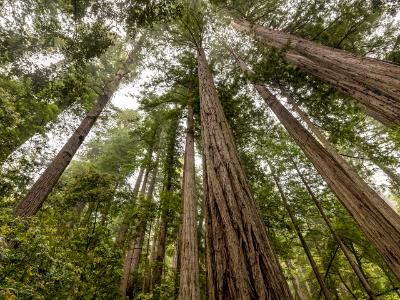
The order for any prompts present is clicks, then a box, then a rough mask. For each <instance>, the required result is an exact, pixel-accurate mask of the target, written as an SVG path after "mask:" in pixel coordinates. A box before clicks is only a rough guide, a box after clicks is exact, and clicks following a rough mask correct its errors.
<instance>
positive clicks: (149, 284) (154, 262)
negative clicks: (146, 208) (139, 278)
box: [143, 215, 168, 293]
mask: <svg viewBox="0 0 400 300" xmlns="http://www.w3.org/2000/svg"><path fill="white" fill-rule="evenodd" d="M167 229H168V223H167V220H166V217H165V216H164V215H161V217H160V220H159V224H158V234H157V236H155V237H154V244H153V247H152V251H151V255H150V261H149V265H150V268H149V271H148V272H147V274H146V276H145V279H144V282H143V292H144V293H149V292H151V291H152V290H153V288H154V287H155V286H157V285H158V284H160V282H161V276H162V271H163V263H164V258H165V246H166V238H167Z"/></svg>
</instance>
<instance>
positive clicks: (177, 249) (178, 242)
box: [173, 226, 182, 299]
mask: <svg viewBox="0 0 400 300" xmlns="http://www.w3.org/2000/svg"><path fill="white" fill-rule="evenodd" d="M181 236H182V226H179V229H178V235H177V237H176V242H175V253H174V261H173V268H174V270H175V276H174V277H175V278H174V279H175V288H174V299H178V297H179V281H180V275H179V274H180V272H181V248H182V247H181Z"/></svg>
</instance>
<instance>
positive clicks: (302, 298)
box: [285, 260, 310, 300]
mask: <svg viewBox="0 0 400 300" xmlns="http://www.w3.org/2000/svg"><path fill="white" fill-rule="evenodd" d="M285 264H286V267H287V268H288V272H289V277H290V280H291V281H292V285H293V289H294V291H295V294H296V299H298V300H307V299H309V298H310V295H306V294H305V293H304V292H305V291H304V289H303V287H302V285H301V283H300V280H299V278H298V277H297V276H296V275H295V274H293V272H292V271H291V269H292V268H293V267H292V264H291V262H290V261H289V260H285Z"/></svg>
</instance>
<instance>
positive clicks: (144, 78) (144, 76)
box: [111, 68, 156, 109]
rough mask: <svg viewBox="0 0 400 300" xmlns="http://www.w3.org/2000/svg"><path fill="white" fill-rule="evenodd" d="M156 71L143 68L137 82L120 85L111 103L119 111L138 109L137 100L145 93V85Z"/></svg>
mask: <svg viewBox="0 0 400 300" xmlns="http://www.w3.org/2000/svg"><path fill="white" fill-rule="evenodd" d="M155 73H156V71H155V70H151V69H149V68H145V69H144V70H143V71H142V72H141V73H140V74H139V76H138V78H137V80H134V81H132V82H131V83H128V84H125V85H121V86H120V88H119V89H118V91H116V92H115V94H114V97H113V98H112V100H111V103H112V104H113V105H115V106H116V107H119V108H121V109H138V108H139V103H138V100H139V99H140V98H141V95H142V93H143V92H144V91H145V85H146V84H148V83H150V82H151V80H152V78H153V77H154V75H155Z"/></svg>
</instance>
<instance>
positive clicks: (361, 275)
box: [293, 161, 377, 299]
mask: <svg viewBox="0 0 400 300" xmlns="http://www.w3.org/2000/svg"><path fill="white" fill-rule="evenodd" d="M293 164H294V167H295V169H296V171H297V174H298V175H299V177H300V179H301V181H302V183H303V185H304V186H305V187H306V190H307V192H308V194H309V195H310V198H311V199H312V200H313V202H314V204H315V205H316V206H317V208H318V211H319V213H320V214H321V216H322V218H323V219H324V221H325V224H326V225H327V226H328V228H329V231H330V232H331V234H332V236H333V238H334V239H335V241H336V242H337V243H338V245H339V247H340V249H341V250H342V252H343V254H344V256H345V257H346V258H347V260H348V262H349V264H350V266H351V268H352V269H353V271H354V273H355V274H356V275H357V277H358V279H359V280H360V282H361V284H362V286H363V287H364V289H365V291H366V292H367V294H368V295H369V297H370V299H377V298H376V296H375V293H374V292H373V291H372V289H371V285H370V284H369V282H368V279H367V278H366V277H365V274H364V273H363V272H362V270H361V268H360V266H359V265H358V264H357V261H355V260H354V258H353V257H352V255H351V253H350V251H349V249H348V248H347V246H346V244H345V243H344V242H343V240H342V238H341V237H340V236H339V234H338V233H337V232H336V230H335V229H334V228H333V226H332V224H331V222H330V221H329V219H328V217H327V216H326V214H325V212H324V209H323V208H322V206H321V203H320V202H319V200H318V199H317V197H316V196H315V194H314V192H313V191H312V190H311V187H310V186H309V185H308V183H307V181H306V179H305V178H304V176H303V174H302V173H301V172H300V170H299V168H298V166H297V164H296V163H295V162H294V161H293Z"/></svg>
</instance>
